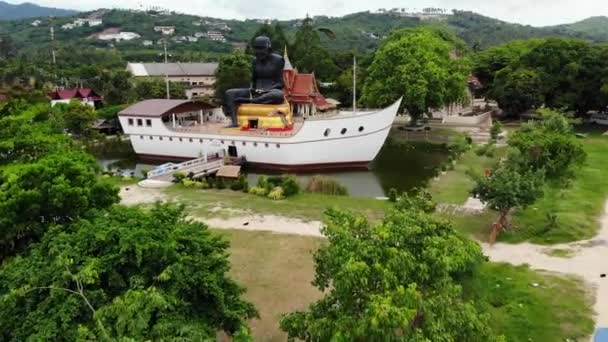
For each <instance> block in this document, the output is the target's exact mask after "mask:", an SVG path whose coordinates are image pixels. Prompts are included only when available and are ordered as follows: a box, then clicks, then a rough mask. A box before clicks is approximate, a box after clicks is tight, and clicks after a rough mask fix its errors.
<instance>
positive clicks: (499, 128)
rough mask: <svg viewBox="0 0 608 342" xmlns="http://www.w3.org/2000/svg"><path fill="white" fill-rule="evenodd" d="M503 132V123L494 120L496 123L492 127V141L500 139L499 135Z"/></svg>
mask: <svg viewBox="0 0 608 342" xmlns="http://www.w3.org/2000/svg"><path fill="white" fill-rule="evenodd" d="M501 132H502V124H501V123H500V121H494V124H493V125H492V128H491V129H490V137H491V138H492V141H494V142H496V141H498V136H499V135H500V133H501Z"/></svg>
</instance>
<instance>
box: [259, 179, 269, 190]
mask: <svg viewBox="0 0 608 342" xmlns="http://www.w3.org/2000/svg"><path fill="white" fill-rule="evenodd" d="M258 187H260V188H265V189H266V188H268V177H266V176H260V177H259V178H258Z"/></svg>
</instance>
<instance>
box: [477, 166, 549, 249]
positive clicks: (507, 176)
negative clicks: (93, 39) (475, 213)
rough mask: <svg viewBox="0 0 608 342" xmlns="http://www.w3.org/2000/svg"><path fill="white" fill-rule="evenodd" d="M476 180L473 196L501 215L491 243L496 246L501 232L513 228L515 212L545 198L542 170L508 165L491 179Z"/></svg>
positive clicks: (479, 178) (495, 172)
mask: <svg viewBox="0 0 608 342" xmlns="http://www.w3.org/2000/svg"><path fill="white" fill-rule="evenodd" d="M476 178H477V179H476V184H475V187H474V188H473V190H472V191H471V193H472V194H473V195H475V196H476V197H479V199H481V200H482V201H483V202H484V203H486V204H487V205H488V206H489V207H490V208H492V209H494V210H496V211H498V213H499V217H498V220H497V222H496V223H495V224H494V225H493V228H492V232H491V235H490V243H494V241H496V238H497V237H498V235H499V234H500V232H501V231H502V230H503V229H506V228H508V227H509V226H510V220H509V216H510V213H511V210H513V209H514V208H521V209H525V208H526V207H528V206H529V205H531V204H532V203H534V202H535V201H536V200H537V199H538V198H540V197H541V196H542V195H543V191H542V187H543V179H544V178H543V174H542V172H541V171H531V170H522V169H520V168H518V167H514V166H513V165H510V164H509V163H508V162H506V163H503V164H502V165H501V166H499V167H498V168H497V169H496V170H494V171H493V172H492V174H491V175H490V176H489V177H486V176H478V177H476Z"/></svg>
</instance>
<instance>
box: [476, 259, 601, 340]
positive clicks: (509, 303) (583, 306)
mask: <svg viewBox="0 0 608 342" xmlns="http://www.w3.org/2000/svg"><path fill="white" fill-rule="evenodd" d="M464 291H465V293H466V294H468V296H469V297H470V298H471V299H483V301H482V302H487V303H488V305H486V307H484V308H483V310H484V311H487V312H489V313H490V316H491V322H492V323H491V324H492V326H493V328H494V330H495V331H496V332H498V333H501V334H504V335H505V336H506V338H507V341H522V342H527V341H584V340H585V338H588V336H590V335H591V334H592V333H593V327H594V322H593V319H592V317H593V316H592V315H593V312H592V311H593V310H592V309H591V307H592V297H591V295H590V294H589V293H588V290H587V289H586V288H585V287H584V286H583V285H582V283H581V282H580V281H579V280H577V279H575V278H570V277H562V276H556V275H550V274H545V273H540V272H534V271H531V270H530V269H529V268H528V267H526V266H520V267H514V266H511V265H508V264H497V263H487V264H485V265H484V266H483V267H481V268H480V269H479V270H478V271H477V272H475V274H474V275H473V276H472V277H471V278H470V279H469V280H468V281H466V282H465V283H464Z"/></svg>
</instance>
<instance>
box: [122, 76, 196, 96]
mask: <svg viewBox="0 0 608 342" xmlns="http://www.w3.org/2000/svg"><path fill="white" fill-rule="evenodd" d="M134 91H135V98H136V100H138V101H141V100H145V99H164V98H167V84H166V83H165V80H163V79H160V78H155V79H150V80H141V81H137V82H135V89H134ZM169 96H170V97H171V98H172V99H185V98H186V86H185V85H184V84H182V83H180V82H170V83H169Z"/></svg>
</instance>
